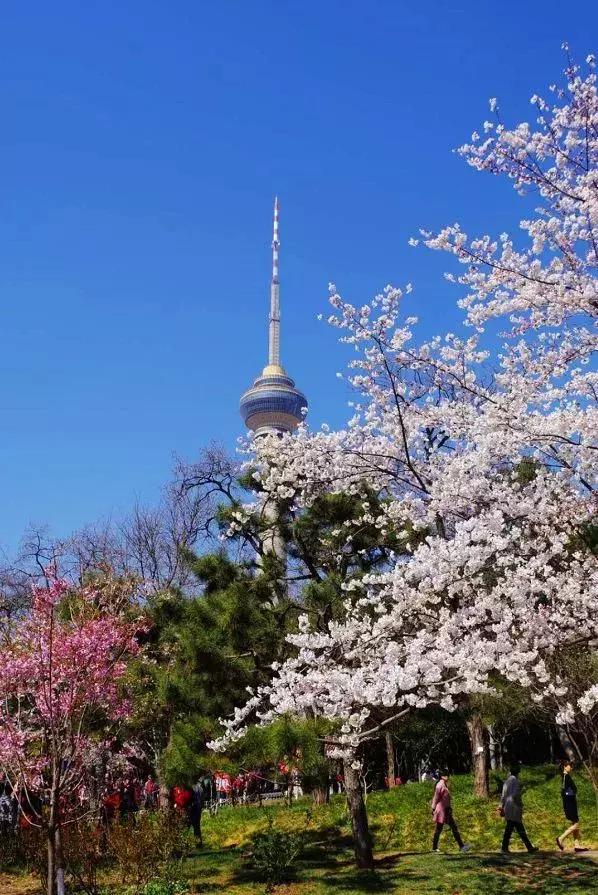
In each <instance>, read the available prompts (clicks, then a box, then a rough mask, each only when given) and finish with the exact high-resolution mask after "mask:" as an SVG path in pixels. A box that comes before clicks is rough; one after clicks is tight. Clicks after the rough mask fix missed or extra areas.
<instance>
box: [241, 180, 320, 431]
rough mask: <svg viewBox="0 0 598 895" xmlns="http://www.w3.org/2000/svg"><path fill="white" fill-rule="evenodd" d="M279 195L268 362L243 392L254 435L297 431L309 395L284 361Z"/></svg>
mask: <svg viewBox="0 0 598 895" xmlns="http://www.w3.org/2000/svg"><path fill="white" fill-rule="evenodd" d="M278 212H279V205H278V196H277V197H276V198H275V200H274V221H273V229H272V280H271V282H270V325H269V327H268V363H267V365H266V366H265V367H264V369H263V370H262V372H261V373H260V375H259V376H258V377H257V379H256V380H255V382H254V383H253V385H252V386H251V387H250V388H248V389H247V391H246V392H244V393H243V394H242V395H241V404H240V410H241V416H242V417H243V420H244V421H245V425H246V426H247V428H248V429H250V430H251V431H252V432H253V433H254V435H256V436H258V435H259V436H261V435H273V434H277V435H281V434H282V433H283V432H293V431H294V430H295V429H296V428H297V426H298V425H299V423H300V422H301V421H302V420H303V418H304V416H305V413H306V411H307V398H306V397H305V395H304V394H303V392H300V391H299V389H298V388H296V386H295V383H294V381H293V380H292V379H291V377H290V376H288V375H287V373H286V372H285V370H284V369H283V367H282V365H281V363H280V282H279V278H278V252H279V249H280V239H279V238H278Z"/></svg>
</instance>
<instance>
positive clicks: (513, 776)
mask: <svg viewBox="0 0 598 895" xmlns="http://www.w3.org/2000/svg"><path fill="white" fill-rule="evenodd" d="M520 770H521V766H520V765H519V764H513V765H511V773H510V774H509V776H508V777H507V779H506V780H505V784H504V786H503V788H502V796H501V799H500V812H501V814H502V816H503V817H504V819H505V821H506V825H505V831H504V833H503V837H502V852H503V854H505V855H507V854H509V843H510V841H511V836H512V835H513V830H517V833H518V834H519V838H520V839H521V841H522V842H523V844H524V845H525V847H526V849H527V850H528V852H530V853H531V852H536V851H538V848H537V847H536V846H535V845H532V844H531V842H530V841H529V838H528V835H527V833H526V832H525V827H524V826H523V800H522V798H521V784H520V782H519V771H520Z"/></svg>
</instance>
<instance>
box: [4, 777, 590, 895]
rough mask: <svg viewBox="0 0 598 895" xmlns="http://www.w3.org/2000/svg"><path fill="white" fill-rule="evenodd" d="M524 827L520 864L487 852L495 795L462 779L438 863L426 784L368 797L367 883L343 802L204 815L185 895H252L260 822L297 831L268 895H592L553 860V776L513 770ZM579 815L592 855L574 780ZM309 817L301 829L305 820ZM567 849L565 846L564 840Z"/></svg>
mask: <svg viewBox="0 0 598 895" xmlns="http://www.w3.org/2000/svg"><path fill="white" fill-rule="evenodd" d="M522 782H523V784H524V804H525V809H526V810H525V818H524V819H525V822H526V825H527V828H528V832H529V834H530V837H531V838H532V841H534V842H535V843H536V844H537V845H539V846H540V847H541V848H542V849H544V850H545V851H544V853H543V854H539V855H534V856H531V857H528V856H527V855H526V854H525V853H522V852H521V851H519V850H520V847H521V846H520V843H519V841H518V840H517V839H515V838H514V839H513V850H514V851H515V850H517V851H518V852H519V853H518V855H513V857H510V858H504V857H502V856H501V855H500V854H497V850H498V848H499V847H500V840H501V835H502V823H503V822H502V821H501V819H500V818H499V817H497V815H496V811H495V808H496V804H497V797H496V796H494V797H493V798H491V799H490V801H488V802H479V801H477V800H475V799H474V798H473V796H472V795H471V778H470V777H466V776H463V777H455V778H454V779H453V781H452V791H453V805H454V811H455V816H456V818H457V821H458V824H459V826H460V828H461V831H462V834H463V836H464V838H465V839H466V841H469V842H471V844H472V845H473V847H474V852H473V853H472V854H470V855H459V854H458V853H457V852H456V847H455V843H454V841H453V840H452V837H451V835H450V832H449V831H445V833H444V834H443V839H442V840H441V847H442V848H443V850H444V851H445V852H446V854H444V855H433V854H430V853H429V849H430V840H431V834H432V824H431V819H430V809H429V803H430V799H431V796H432V784H431V783H427V784H425V783H424V784H411V785H409V786H405V787H400V788H399V789H397V790H394V791H393V792H390V793H385V792H380V793H372V794H371V795H370V796H369V798H368V812H369V815H370V822H371V826H372V832H373V835H374V842H375V849H376V853H377V856H378V867H377V872H376V874H375V875H372V874H359V873H358V872H356V871H355V869H354V866H353V861H352V851H351V838H350V830H349V824H348V819H347V815H346V811H345V805H344V799H343V798H342V797H335V798H334V799H333V800H332V801H331V803H330V805H325V806H321V807H318V808H315V807H312V806H311V804H310V802H309V801H308V800H302V801H300V802H298V803H295V804H294V805H293V807H292V808H291V809H289V808H286V807H285V806H283V805H280V804H276V805H274V806H272V807H270V808H263V809H260V808H257V807H255V808H253V807H252V808H235V809H223V810H222V811H221V812H220V813H219V814H218V815H217V816H216V817H214V818H213V817H209V816H204V822H203V829H204V842H205V848H204V849H203V850H202V851H200V852H198V854H197V855H196V856H194V857H193V858H192V859H191V860H190V861H189V864H188V868H187V869H188V874H189V878H190V880H191V881H192V883H193V886H194V889H195V891H196V892H198V893H204V895H258V893H260V895H262V893H263V892H264V886H263V884H261V883H259V882H258V881H256V880H255V878H254V877H253V876H252V874H251V872H250V870H249V867H248V860H247V854H248V852H249V850H250V841H251V837H252V835H253V834H254V833H256V832H257V831H258V830H261V829H264V828H265V826H266V824H267V817H268V815H269V814H271V815H272V816H273V817H274V820H275V825H276V827H277V828H281V829H287V830H295V831H299V830H305V836H306V848H305V852H304V854H303V856H302V860H301V861H300V862H299V864H298V867H297V874H296V879H295V881H294V882H293V883H291V884H289V885H287V886H282V887H281V888H280V889H278V890H277V893H278V895H324V893H330V895H360V893H367V892H384V893H392V895H412V893H418V895H537V893H542V895H561V893H563V895H564V893H565V892H566V893H567V895H589V893H591V892H593V891H596V892H598V864H596V863H593V862H592V861H590V860H588V859H575V858H574V857H573V855H572V854H571V853H569V854H566V855H561V854H560V853H556V851H555V850H556V846H555V845H554V837H555V835H556V834H557V833H559V832H561V831H562V830H563V828H564V826H565V823H564V820H563V817H562V813H561V803H560V796H559V784H560V781H559V779H558V777H554V776H553V773H552V772H551V771H549V770H548V769H547V771H546V773H544V772H543V771H542V770H541V769H536V770H532V771H523V772H522ZM577 782H578V786H579V807H580V814H581V820H582V830H583V833H584V839H585V844H586V845H591V846H593V847H598V825H597V822H596V821H597V818H596V807H595V804H594V798H593V794H592V791H591V788H590V786H589V784H588V783H587V782H586V781H583V780H580V779H579V778H578V781H577ZM308 815H309V822H308V823H307V824H306V822H307V821H308ZM569 843H570V844H572V843H571V841H570V840H569ZM32 891H33V890H32V888H31V881H30V880H24V879H21V880H18V879H15V877H11V878H8V877H2V875H1V874H0V893H1V895H4V893H6V895H8V893H10V895H25V893H27V895H29V893H31V892H32Z"/></svg>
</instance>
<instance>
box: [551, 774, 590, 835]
mask: <svg viewBox="0 0 598 895" xmlns="http://www.w3.org/2000/svg"><path fill="white" fill-rule="evenodd" d="M562 770H563V776H562V780H561V798H562V800H563V811H564V812H565V818H566V819H567V820H568V821H569V823H570V824H571V826H570V827H568V828H567V829H566V830H565V832H564V833H561V835H560V836H557V837H556V844H557V845H558V847H559V848H560V850H561V851H564V850H565V846H564V845H563V839H566V838H567V836H569V835H572V836H573V839H574V842H575V845H574V848H575V851H576V852H581V851H587V848H583V846H582V845H581V833H580V831H579V813H578V811H577V786H576V785H575V780H574V779H573V777H572V776H571V771H572V770H573V766H572V764H571V762H570V761H569V760H568V759H567V760H565V761H564V762H563V764H562Z"/></svg>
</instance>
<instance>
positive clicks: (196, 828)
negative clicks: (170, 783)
mask: <svg viewBox="0 0 598 895" xmlns="http://www.w3.org/2000/svg"><path fill="white" fill-rule="evenodd" d="M191 792H192V796H191V804H190V806H189V821H190V822H191V826H192V827H193V832H194V833H195V838H196V839H197V841H198V843H199V844H200V845H203V840H202V836H201V812H202V809H203V806H204V792H203V785H202V781H201V780H198V781H197V783H196V784H195V786H193V787H192V790H191Z"/></svg>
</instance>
